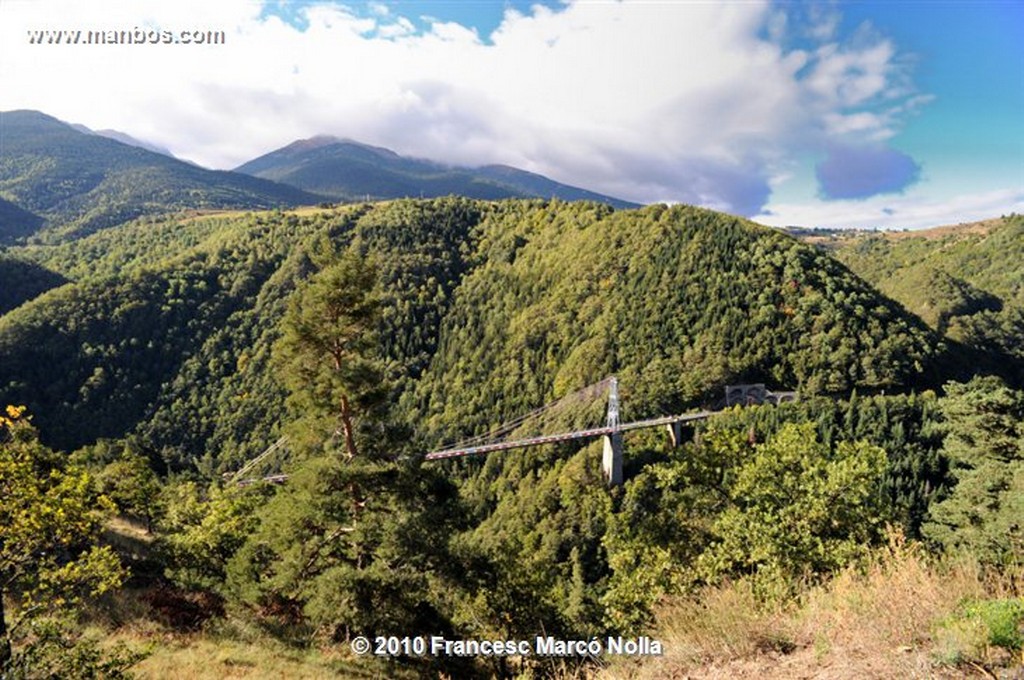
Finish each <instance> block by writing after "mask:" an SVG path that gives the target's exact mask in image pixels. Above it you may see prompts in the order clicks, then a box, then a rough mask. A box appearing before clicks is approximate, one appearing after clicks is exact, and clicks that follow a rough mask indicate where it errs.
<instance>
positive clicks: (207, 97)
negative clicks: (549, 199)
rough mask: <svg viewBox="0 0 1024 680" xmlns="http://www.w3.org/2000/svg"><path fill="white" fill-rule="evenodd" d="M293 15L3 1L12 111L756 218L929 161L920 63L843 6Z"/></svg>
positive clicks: (196, 145)
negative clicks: (798, 180) (61, 34)
mask: <svg viewBox="0 0 1024 680" xmlns="http://www.w3.org/2000/svg"><path fill="white" fill-rule="evenodd" d="M280 7H283V6H279V5H277V4H274V3H269V4H266V5H260V4H258V3H253V2H249V1H248V0H226V1H225V2H218V3H216V4H214V5H210V4H196V3H189V2H183V3H178V4H175V5H169V4H167V3H154V2H140V3H131V4H130V5H129V4H128V3H118V4H116V5H111V6H105V7H104V11H103V13H102V17H101V19H98V18H97V12H96V7H95V6H93V5H89V6H83V5H82V4H79V3H73V2H68V3H63V2H59V1H54V2H51V1H49V0H47V1H46V2H40V3H7V4H5V6H4V8H3V10H2V11H3V15H4V21H3V22H0V23H2V24H3V25H4V26H6V28H5V29H2V32H3V41H2V43H3V47H0V58H2V59H3V60H4V62H5V63H16V61H12V59H14V60H18V59H21V60H24V58H25V57H26V55H28V56H31V58H32V60H33V68H31V69H17V68H8V69H7V72H6V73H5V74H4V75H3V79H4V81H5V87H4V91H5V92H6V94H3V95H0V108H16V107H31V108H38V109H40V110H44V111H46V112H48V113H51V114H54V115H57V116H59V117H61V118H63V119H65V120H71V121H73V122H80V123H84V124H86V125H89V126H91V127H105V128H116V129H119V130H124V131H126V132H128V133H129V134H132V135H134V136H136V137H139V138H142V139H146V140H148V141H151V142H153V143H156V144H160V145H162V146H165V147H167V148H169V149H170V150H171V152H173V153H174V154H175V155H177V156H179V157H183V158H189V159H193V160H195V161H197V162H199V163H202V164H205V165H207V166H211V167H216V168H226V167H233V166H235V165H237V164H239V163H242V162H244V161H246V160H248V159H250V158H253V157H254V156H256V155H259V154H261V153H264V152H267V151H269V150H271V149H274V148H277V147H280V146H284V145H285V144H287V143H289V142H291V141H293V140H295V139H299V138H306V137H310V136H313V135H315V134H333V135H338V136H342V137H347V138H352V139H357V140H360V141H362V142H366V143H369V144H376V145H381V146H386V147H388V148H392V149H395V150H396V151H399V152H400V153H402V154H404V155H409V156H419V157H425V158H434V159H438V160H441V161H445V162H450V163H453V164H459V165H470V166H473V165H485V164H492V163H503V164H508V165H513V166H516V167H520V168H523V169H525V170H529V171H532V172H538V173H542V174H544V175H547V176H549V177H552V178H553V179H556V180H558V181H563V182H569V183H572V184H575V185H577V186H583V187H586V188H588V189H591V190H594V191H599V192H602V193H606V194H610V195H614V196H621V197H623V198H625V199H628V200H633V201H637V202H654V201H668V202H686V203H695V204H699V205H704V206H708V207H712V208H716V209H722V210H727V211H730V212H734V213H739V214H743V215H757V214H759V213H761V212H762V211H763V210H765V209H766V206H768V204H769V202H770V200H771V196H772V193H773V189H774V187H775V186H776V185H777V184H779V183H780V182H783V181H785V179H786V178H787V177H788V176H790V175H791V174H792V172H793V170H794V168H795V167H796V166H798V165H799V164H801V163H804V164H806V163H807V162H808V159H815V158H817V159H819V161H818V163H819V164H818V173H817V179H818V183H819V187H818V189H819V192H818V193H819V197H821V198H823V199H824V200H831V199H848V198H867V197H870V196H873V195H876V194H885V193H892V192H899V191H901V190H902V189H904V188H906V187H907V186H910V185H912V184H913V182H914V181H915V180H916V179H918V177H919V174H920V163H919V162H918V161H917V160H915V159H914V158H912V157H910V156H909V155H908V154H906V153H905V152H904V151H901V150H899V149H897V148H894V147H893V146H892V145H891V144H892V139H893V137H894V136H896V135H897V134H898V133H899V131H900V130H901V128H902V126H904V125H905V123H906V122H907V120H908V119H909V118H911V117H913V116H914V115H915V114H916V112H918V111H919V110H920V109H921V108H922V107H924V106H927V105H928V103H929V99H930V98H929V95H928V93H925V92H920V91H918V89H917V88H915V86H914V84H913V79H912V76H913V73H912V67H913V60H912V59H911V58H910V57H909V56H908V55H907V54H905V53H903V52H901V51H900V49H899V48H898V46H897V45H896V44H894V42H893V41H892V40H890V39H888V38H886V37H885V36H884V35H883V34H881V33H880V32H878V31H877V30H876V29H874V28H873V27H872V26H871V25H869V24H863V25H861V26H860V27H859V28H857V30H855V31H853V32H848V34H847V35H845V36H843V35H840V34H839V32H838V25H839V19H838V15H837V14H836V13H835V12H832V11H829V10H828V9H827V8H825V9H822V8H821V7H819V6H814V7H813V8H812V9H806V8H805V7H804V6H802V5H801V6H792V5H788V4H783V5H773V4H771V3H768V2H743V3H682V2H679V3H672V2H665V3H653V2H630V1H625V2H609V3H584V2H570V3H568V4H566V5H564V6H560V7H556V8H553V9H552V8H549V7H546V6H543V5H537V6H535V7H533V8H532V9H531V10H530V11H529V12H527V13H520V12H517V11H515V10H513V9H509V10H508V11H506V12H505V14H504V16H503V18H502V21H501V23H500V25H499V26H498V28H497V29H496V30H495V31H494V32H493V33H490V34H488V35H480V33H479V32H478V31H477V30H475V29H474V28H472V27H468V26H464V25H462V24H459V23H456V22H452V21H444V20H440V19H431V18H430V17H423V16H417V17H406V16H402V15H401V14H399V13H398V10H400V9H401V7H402V5H400V4H399V5H385V4H379V3H378V4H375V3H370V4H358V5H352V6H346V5H342V4H334V3H310V4H300V5H289V9H288V11H287V13H285V12H284V11H283V10H281V9H280ZM54 17H60V23H61V25H62V26H66V27H76V26H77V27H82V28H92V27H97V28H102V27H106V26H126V27H132V26H143V27H147V28H148V27H160V28H167V29H171V30H179V29H182V28H186V27H187V28H195V27H200V28H206V27H209V28H211V29H222V30H224V31H225V32H226V44H224V45H208V46H174V45H168V46H163V45H159V46H155V45H131V46H125V45H120V46H109V45H108V46H68V45H60V46H57V45H45V46H43V45H28V44H27V43H26V40H25V37H24V36H25V30H26V27H56V26H54ZM97 24H100V25H99V26H98V25H97ZM126 56H130V58H126ZM97 73H102V74H103V78H102V79H98V78H96V77H95V76H96V74H97ZM14 93H17V94H14ZM876 176H878V177H880V179H877V180H875V179H872V178H874V177H876Z"/></svg>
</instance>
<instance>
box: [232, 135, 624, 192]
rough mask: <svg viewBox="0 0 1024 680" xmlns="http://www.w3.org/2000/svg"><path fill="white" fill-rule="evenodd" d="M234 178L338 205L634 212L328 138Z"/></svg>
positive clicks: (535, 177)
mask: <svg viewBox="0 0 1024 680" xmlns="http://www.w3.org/2000/svg"><path fill="white" fill-rule="evenodd" d="M235 172H242V173H245V174H248V175H253V176H255V177H262V178H264V179H270V180H273V181H276V182H282V183H284V184H290V185H292V186H294V187H298V188H300V189H303V190H305V191H311V192H314V193H317V194H322V195H325V196H330V197H331V198H334V199H337V200H342V201H345V200H363V199H364V198H366V197H369V198H372V199H392V198H403V197H420V198H433V197H437V196H446V195H449V194H455V195H460V196H466V197H468V198H478V199H486V200H496V199H502V198H552V197H556V198H561V199H563V200H567V201H580V200H583V201H596V202H599V203H608V204H611V205H613V206H615V207H617V208H634V207H637V206H636V204H634V203H629V202H626V201H622V200H619V199H616V198H613V197H610V196H604V195H602V194H598V193H595V192H591V191H587V190H585V189H580V188H577V187H573V186H569V185H566V184H561V183H559V182H556V181H554V180H552V179H549V178H547V177H544V176H543V175H539V174H536V173H533V172H528V171H526V170H520V169H518V168H514V167H512V166H509V165H500V164H495V165H487V166H484V167H480V168H470V167H459V166H453V165H449V164H446V163H441V162H438V161H435V160H428V159H422V158H411V157H407V156H402V155H400V154H398V153H396V152H394V151H392V150H391V149H386V148H383V147H379V146H372V145H370V144H364V143H362V142H359V141H356V140H353V139H347V138H341V137H335V136H332V135H316V136H314V137H310V138H308V139H300V140H297V141H294V142H292V143H291V144H288V145H287V146H284V147H282V148H280V149H277V150H276V151H271V152H270V153H267V154H264V155H263V156H260V157H259V158H255V159H253V160H251V161H249V162H247V163H244V164H242V165H240V166H238V167H237V168H235Z"/></svg>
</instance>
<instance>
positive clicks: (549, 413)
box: [423, 377, 716, 486]
mask: <svg viewBox="0 0 1024 680" xmlns="http://www.w3.org/2000/svg"><path fill="white" fill-rule="evenodd" d="M605 390H607V393H608V408H607V411H606V414H605V420H604V423H603V424H601V425H595V426H590V427H577V428H572V429H565V430H563V431H561V432H556V433H554V434H534V435H526V434H525V433H528V432H530V430H531V429H539V430H543V429H546V428H545V426H547V425H549V424H550V423H552V422H559V421H561V422H565V421H566V420H571V417H570V418H567V417H566V416H565V413H566V412H571V411H574V410H575V411H577V412H578V411H580V410H583V411H586V410H587V408H588V406H589V405H590V404H591V403H592V401H593V398H594V395H595V394H598V393H601V392H603V391H605ZM579 407H582V409H581V408H579ZM715 413H716V412H715V411H695V412H691V413H681V414H678V415H667V416H661V417H658V418H648V419H644V420H635V421H632V422H625V423H623V422H621V420H620V417H619V383H618V380H617V379H616V378H614V377H611V378H605V379H604V380H602V381H600V382H598V383H594V384H593V385H588V386H587V387H584V388H582V389H580V390H577V391H576V392H573V393H572V394H569V395H566V396H564V397H562V398H561V399H559V400H557V401H555V402H552V403H550V404H545V405H544V406H541V407H540V408H538V409H535V410H534V411H531V412H530V413H527V414H526V415H525V416H520V417H519V418H516V419H515V420H512V421H510V422H508V423H504V424H502V425H501V426H499V427H497V428H494V429H492V430H491V431H489V432H487V433H486V434H483V435H479V436H476V437H472V438H470V439H466V440H463V441H460V442H457V443H455V444H453V445H450V446H448V447H446V448H443V449H439V450H436V451H430V452H429V453H426V454H424V456H423V458H424V459H425V460H445V459H449V458H460V457H463V456H474V455H481V454H486V453H493V452H495V451H509V450H511V449H524V448H528V447H531V446H541V445H543V444H554V443H558V442H566V441H581V440H590V439H597V438H599V437H601V438H603V439H604V454H603V457H602V468H603V470H604V476H605V480H606V481H607V482H608V484H609V485H611V486H617V485H619V484H622V433H623V432H628V431H630V430H642V429H647V428H652V427H665V428H667V430H668V434H669V438H670V441H671V443H672V445H673V446H679V445H680V444H681V443H682V438H683V426H684V424H685V423H692V422H695V421H698V420H705V419H707V418H709V417H711V416H712V415H714V414H715Z"/></svg>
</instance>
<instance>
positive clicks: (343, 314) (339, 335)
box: [276, 252, 387, 458]
mask: <svg viewBox="0 0 1024 680" xmlns="http://www.w3.org/2000/svg"><path fill="white" fill-rule="evenodd" d="M376 282H377V273H376V271H375V269H374V268H373V266H372V265H371V264H369V263H367V262H366V261H365V260H364V259H363V258H361V257H359V256H358V254H356V253H351V252H350V253H347V254H345V255H343V256H342V257H341V258H340V259H338V260H337V261H336V262H332V263H330V264H328V265H326V266H325V267H324V268H323V269H322V270H321V271H320V272H318V273H317V274H316V276H314V277H313V278H312V279H311V280H310V281H309V283H308V285H306V286H305V287H303V288H302V290H301V291H299V292H298V293H297V294H296V295H295V296H294V297H293V298H292V303H291V305H290V306H289V308H288V313H287V315H286V316H285V319H284V334H283V335H282V337H281V340H280V341H279V343H278V345H277V346H276V352H277V359H278V365H279V366H281V370H282V372H283V374H284V381H285V385H286V386H287V387H288V388H289V391H290V397H289V402H288V403H289V405H290V407H291V408H292V410H293V412H295V413H297V414H299V415H300V416H301V419H300V420H299V421H298V422H297V423H296V425H295V427H294V429H293V432H295V433H297V434H295V435H293V436H292V442H293V447H294V446H296V445H298V446H300V447H301V445H302V442H303V440H301V439H299V438H298V437H299V436H302V437H304V438H307V439H312V440H313V441H314V442H315V443H316V444H323V443H324V442H333V441H334V440H335V438H337V437H340V438H342V440H343V442H344V450H345V455H347V456H348V457H349V458H353V457H355V456H356V455H357V454H358V453H359V449H361V448H365V446H366V445H371V444H375V445H377V446H378V447H380V446H383V445H386V444H387V442H386V440H384V441H382V439H383V437H382V436H381V435H382V431H381V429H380V428H379V427H375V426H377V425H380V424H381V420H382V417H383V413H384V410H385V409H386V405H385V399H386V397H387V385H386V384H384V374H383V369H382V366H381V363H380V362H379V361H378V360H376V357H375V354H376V351H377V328H378V324H379V317H380V296H379V293H378V292H377V291H376V290H375V287H376ZM314 450H315V449H314Z"/></svg>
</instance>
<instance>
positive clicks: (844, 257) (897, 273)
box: [835, 215, 1024, 387]
mask: <svg viewBox="0 0 1024 680" xmlns="http://www.w3.org/2000/svg"><path fill="white" fill-rule="evenodd" d="M835 253H836V256H837V257H838V258H839V259H840V260H841V261H842V262H843V263H845V264H846V265H847V266H849V267H850V268H851V269H852V270H853V271H854V272H856V273H857V274H858V275H859V276H862V277H864V278H865V279H866V280H867V281H869V282H870V283H872V284H874V285H876V286H878V288H879V289H880V290H881V291H882V292H884V293H885V294H887V295H889V296H891V297H892V298H893V299H895V300H896V301H898V302H900V303H901V304H903V305H904V306H905V307H906V308H907V309H908V310H910V311H911V312H913V313H915V314H917V315H919V316H920V317H921V318H922V319H924V320H925V321H926V322H927V323H928V324H929V325H931V326H932V327H933V328H935V329H936V330H937V331H939V332H940V333H943V334H945V335H946V336H947V337H949V338H950V339H951V340H953V341H955V342H957V343H963V344H964V345H966V347H967V348H968V350H969V351H967V352H966V353H963V352H962V353H961V356H960V357H959V358H957V359H956V361H958V362H960V363H962V364H964V365H965V368H966V369H967V370H965V371H963V373H962V376H963V377H962V378H960V377H958V376H957V375H956V374H953V376H952V377H958V379H964V380H966V379H968V378H969V377H970V376H971V375H974V374H975V373H976V372H978V371H979V369H980V370H982V371H984V372H988V373H998V374H1000V375H1002V376H1003V377H1005V378H1006V379H1008V380H1011V381H1012V382H1013V383H1014V384H1015V385H1016V386H1018V387H1020V386H1022V385H1024V363H1022V362H1024V345H1022V344H1021V342H1020V338H1021V334H1022V333H1024V268H1022V264H1021V263H1022V262H1024V216H1022V215H1010V216H1008V217H1003V218H1000V219H995V220H989V221H988V222H984V223H980V224H975V225H961V226H960V227H959V228H957V227H953V228H947V229H942V230H935V231H934V232H923V233H921V234H920V235H914V234H909V235H908V234H903V235H898V236H897V235H877V234H864V235H859V236H854V237H848V238H846V239H844V240H843V241H842V242H841V246H840V247H839V248H837V249H836V251H835Z"/></svg>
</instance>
